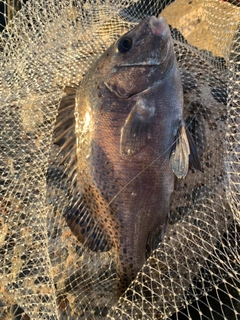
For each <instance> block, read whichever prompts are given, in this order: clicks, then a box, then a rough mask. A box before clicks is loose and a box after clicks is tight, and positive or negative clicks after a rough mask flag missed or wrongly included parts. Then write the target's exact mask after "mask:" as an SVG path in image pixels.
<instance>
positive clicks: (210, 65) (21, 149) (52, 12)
mask: <svg viewBox="0 0 240 320" xmlns="http://www.w3.org/2000/svg"><path fill="white" fill-rule="evenodd" d="M171 2H172V1H168V0H166V1H164V0H163V1H157V0H149V1H142V0H140V1H134V0H132V1H131V0H124V1H121V0H118V1H111V0H105V1H104V0H102V1H101V0H86V1H72V0H62V1H54V0H38V1H35V0H28V1H5V0H2V1H0V10H1V12H2V14H1V15H0V26H1V29H2V31H1V37H0V51H1V53H0V54H1V60H0V64H1V67H0V72H1V76H0V92H1V94H0V102H1V103H0V108H1V117H0V132H1V134H0V151H1V152H0V200H1V201H0V230H1V232H0V319H15V320H16V319H18V320H20V319H22V320H23V319H24V320H26V319H172V320H174V319H176V320H177V319H179V320H180V319H182V320H183V319H184V320H185V319H228V320H229V319H231V320H232V319H239V317H240V275H239V271H240V250H239V248H240V233H239V232H240V213H239V212H240V208H239V200H240V197H239V181H240V178H239V172H240V160H239V152H240V151H239V150H240V146H239V140H238V138H239V136H240V133H239V120H238V118H239V113H240V108H239V102H240V99H239V92H240V71H239V63H240V62H239V61H240V59H239V52H240V31H239V22H240V4H239V2H238V1H221V0H206V1H204V0H198V1H197V0H192V1H186V0H185V1H184V0H177V1H176V2H173V3H171ZM149 15H156V16H158V15H162V16H164V17H165V18H166V19H167V21H168V23H169V24H170V25H171V33H172V38H173V45H174V50H175V54H176V58H177V61H178V65H179V68H180V72H181V78H182V84H183V91H184V120H185V122H186V124H187V125H188V128H189V131H190V133H191V134H192V136H193V138H194V140H195V143H196V146H197V150H198V154H199V157H200V162H201V166H202V169H203V172H200V171H195V170H193V169H191V168H190V170H189V173H188V175H187V177H186V178H185V179H181V180H177V179H176V181H175V186H174V192H173V195H172V197H171V204H170V214H169V225H168V228H167V232H166V235H165V237H164V240H163V241H162V242H159V243H158V245H157V249H156V250H154V251H153V252H152V253H151V255H150V257H149V258H148V259H147V261H146V263H145V265H144V267H143V269H142V271H140V272H139V273H138V274H137V276H136V279H135V280H134V281H133V282H132V283H131V284H130V286H129V288H128V289H127V291H126V292H125V293H124V294H123V295H122V297H121V298H118V295H117V287H116V260H115V257H114V252H112V250H109V251H106V252H94V251H92V250H90V249H89V248H88V247H87V246H85V245H83V244H81V243H80V242H79V241H78V240H77V239H76V237H75V236H74V235H73V234H72V233H71V230H70V229H69V227H68V225H67V223H66V221H65V218H64V214H63V213H64V209H65V208H66V207H67V206H68V205H69V203H70V202H71V194H70V193H69V181H68V179H66V174H65V173H64V165H60V164H59V162H58V153H59V146H58V145H56V144H54V143H53V130H54V125H55V121H56V116H57V114H58V107H59V103H60V100H61V98H62V97H63V96H64V95H65V93H64V88H65V86H67V85H71V84H78V83H80V81H81V79H82V77H83V76H84V75H85V74H86V72H87V71H88V69H89V67H90V66H91V65H92V64H93V62H94V61H96V60H97V58H98V57H100V56H101V54H102V53H103V52H104V51H105V50H106V49H107V48H108V47H109V46H110V45H111V44H112V43H113V42H114V41H116V40H117V39H118V38H119V37H120V36H121V35H122V34H124V33H125V32H127V31H128V30H130V29H132V28H133V27H134V26H135V25H136V24H138V23H139V22H140V21H141V20H142V19H144V18H145V17H147V16H149Z"/></svg>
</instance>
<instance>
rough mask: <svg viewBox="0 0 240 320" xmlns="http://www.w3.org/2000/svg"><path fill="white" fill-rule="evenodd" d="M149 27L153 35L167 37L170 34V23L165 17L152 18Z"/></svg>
mask: <svg viewBox="0 0 240 320" xmlns="http://www.w3.org/2000/svg"><path fill="white" fill-rule="evenodd" d="M148 26H149V28H150V30H151V32H152V34H154V35H156V36H160V37H161V36H163V37H165V36H166V35H167V33H168V23H167V21H166V19H165V18H164V17H160V18H159V19H158V18H156V17H155V16H152V17H150V19H149V23H148Z"/></svg>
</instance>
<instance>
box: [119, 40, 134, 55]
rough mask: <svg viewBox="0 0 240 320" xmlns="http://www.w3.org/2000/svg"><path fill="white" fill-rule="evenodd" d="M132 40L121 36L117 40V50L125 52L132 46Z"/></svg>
mask: <svg viewBox="0 0 240 320" xmlns="http://www.w3.org/2000/svg"><path fill="white" fill-rule="evenodd" d="M132 44H133V41H132V39H131V38H128V37H123V38H121V39H120V40H119V42H118V51H119V52H122V53H124V52H127V51H129V50H130V49H131V48H132Z"/></svg>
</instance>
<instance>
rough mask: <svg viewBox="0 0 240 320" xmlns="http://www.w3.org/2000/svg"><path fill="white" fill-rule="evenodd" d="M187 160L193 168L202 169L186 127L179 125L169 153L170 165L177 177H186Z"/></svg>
mask: <svg viewBox="0 0 240 320" xmlns="http://www.w3.org/2000/svg"><path fill="white" fill-rule="evenodd" d="M189 162H191V164H192V165H193V167H194V168H195V169H197V170H202V169H201V165H200V161H199V158H198V154H197V149H196V146H195V143H194V141H193V138H192V137H191V135H190V133H189V131H188V129H187V128H185V126H184V125H181V126H180V128H179V130H178V135H177V137H176V142H175V145H174V147H173V149H172V151H171V155H170V167H171V168H172V170H173V172H174V173H175V175H176V176H177V177H178V178H179V179H181V178H185V177H186V175H187V173H188V168H189Z"/></svg>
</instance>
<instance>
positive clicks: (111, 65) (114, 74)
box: [104, 16, 176, 98]
mask: <svg viewBox="0 0 240 320" xmlns="http://www.w3.org/2000/svg"><path fill="white" fill-rule="evenodd" d="M110 50H111V51H112V52H111V54H109V53H108V54H107V56H108V68H107V72H106V80H105V82H104V84H105V86H106V87H107V88H108V89H109V90H110V91H111V92H113V93H115V94H116V95H117V96H119V97H121V98H129V97H131V96H132V95H134V94H138V93H140V92H142V91H144V90H147V89H149V88H152V87H153V85H154V84H155V83H158V82H159V81H162V80H163V79H164V78H165V74H166V73H167V72H168V70H169V69H171V67H172V65H173V64H174V62H175V61H176V60H175V56H174V52H173V46H172V40H171V33H170V29H169V26H168V24H167V21H166V20H165V18H163V17H161V18H159V19H157V18H156V17H154V16H152V17H148V18H146V19H145V20H144V21H142V22H141V23H140V24H139V25H137V26H136V27H135V28H133V29H132V30H131V31H129V32H128V33H126V34H125V35H123V36H122V37H121V38H120V39H119V40H118V41H117V42H116V43H115V44H114V45H113V46H112V47H111V49H110ZM109 57H111V58H110V59H109Z"/></svg>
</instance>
